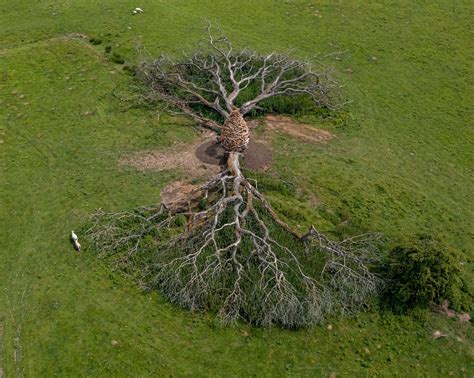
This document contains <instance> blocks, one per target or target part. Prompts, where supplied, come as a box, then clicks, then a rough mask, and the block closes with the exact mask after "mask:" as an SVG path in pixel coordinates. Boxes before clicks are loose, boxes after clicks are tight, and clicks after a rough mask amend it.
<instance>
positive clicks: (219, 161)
mask: <svg viewBox="0 0 474 378" xmlns="http://www.w3.org/2000/svg"><path fill="white" fill-rule="evenodd" d="M258 124H259V121H258V120H250V121H248V126H249V128H250V130H251V134H253V135H252V136H251V138H250V143H249V145H248V148H247V150H246V151H245V153H244V154H243V159H242V164H243V166H244V167H246V168H249V169H252V170H266V169H268V168H270V166H271V163H272V151H271V149H270V148H269V144H270V141H271V138H272V136H273V135H274V133H285V134H288V135H291V136H294V137H296V138H298V139H301V140H303V141H305V142H322V141H327V140H330V139H332V138H333V137H334V135H333V134H331V133H330V132H329V131H326V130H321V129H317V128H315V127H313V126H311V125H306V124H303V123H298V122H295V121H293V120H292V119H291V118H289V117H284V116H275V115H269V116H267V117H266V118H265V120H264V124H265V130H264V133H263V135H258V136H257V135H256V134H255V133H254V132H253V130H255V128H256V127H257V126H258ZM225 163H226V157H225V151H224V149H223V148H222V146H220V145H219V144H218V143H217V142H216V136H215V135H214V134H212V133H206V134H203V136H202V137H201V138H200V139H199V140H198V141H196V142H195V143H192V144H177V145H176V146H175V147H173V148H169V149H165V150H159V151H144V152H139V153H136V154H133V155H129V156H125V157H124V158H122V159H121V160H120V164H121V165H124V166H129V167H134V168H136V169H138V170H140V171H147V170H154V171H166V170H181V171H183V172H185V173H186V174H187V175H188V177H203V176H204V177H206V176H207V177H209V176H212V175H214V174H217V173H218V172H219V171H220V169H221V167H222V166H225Z"/></svg>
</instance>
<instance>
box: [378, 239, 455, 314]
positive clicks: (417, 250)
mask: <svg viewBox="0 0 474 378" xmlns="http://www.w3.org/2000/svg"><path fill="white" fill-rule="evenodd" d="M460 267H461V265H460V262H459V260H458V258H457V256H456V254H455V253H454V252H453V251H452V250H451V249H449V248H448V247H447V246H446V245H444V244H443V243H441V242H440V241H439V240H436V239H434V238H431V237H427V236H418V237H417V238H415V239H413V240H411V241H410V242H408V243H404V244H401V245H398V246H396V247H395V248H393V249H392V250H391V251H390V253H389V255H388V261H387V264H386V267H385V274H386V276H387V277H386V278H387V286H386V289H385V296H384V301H385V304H387V305H388V306H389V307H391V308H392V309H394V310H397V311H405V310H409V309H415V308H425V307H428V305H429V303H430V302H435V303H441V302H442V301H443V300H445V299H447V300H448V301H449V303H450V304H451V306H453V307H455V308H460V307H463V306H462V296H463V295H462V291H463V281H462V279H461V269H460Z"/></svg>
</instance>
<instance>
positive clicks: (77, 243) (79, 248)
mask: <svg viewBox="0 0 474 378" xmlns="http://www.w3.org/2000/svg"><path fill="white" fill-rule="evenodd" d="M74 248H75V249H76V251H81V245H80V244H79V242H78V241H77V240H74Z"/></svg>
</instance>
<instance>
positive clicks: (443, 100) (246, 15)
mask: <svg viewBox="0 0 474 378" xmlns="http://www.w3.org/2000/svg"><path fill="white" fill-rule="evenodd" d="M136 6H141V7H142V8H143V9H144V10H145V12H144V13H143V14H142V15H139V16H132V15H131V10H132V9H133V8H134V7H136ZM0 9H1V12H0V284H1V293H0V368H1V369H2V370H3V372H4V373H6V376H7V377H8V376H14V375H18V376H21V375H26V376H37V375H42V376H59V375H60V376H70V375H132V376H141V375H152V374H154V375H157V374H158V375H160V376H161V375H165V374H166V375H168V374H173V375H198V376H201V375H233V376H241V375H265V376H288V375H296V376H298V375H313V376H327V375H329V374H330V373H331V372H336V373H337V375H338V376H366V375H370V376H372V375H381V376H389V375H394V376H397V375H398V376H446V375H448V374H449V373H453V374H454V375H456V376H472V374H473V373H474V363H473V357H474V344H473V341H472V340H473V338H472V337H473V333H472V330H471V327H470V325H460V324H459V323H458V322H455V321H452V320H448V319H444V318H442V317H439V316H435V315H432V316H430V317H429V318H428V319H426V320H424V321H421V320H415V319H412V318H409V317H404V316H394V315H391V314H387V313H377V312H370V313H366V314H361V315H359V316H358V317H357V318H355V319H350V320H347V319H346V320H338V319H334V320H332V321H331V322H330V323H331V324H332V330H328V329H327V324H324V325H321V326H318V327H313V328H311V329H306V330H300V331H296V332H295V331H286V330H280V329H277V328H273V329H257V328H252V327H248V326H245V325H239V326H236V327H231V328H225V327H222V326H221V325H220V324H219V323H218V322H216V321H215V320H214V318H213V317H212V316H210V315H207V314H190V313H187V312H184V311H182V310H180V309H178V308H176V307H173V306H171V305H169V304H167V303H166V301H165V300H164V299H162V298H161V297H160V296H159V295H158V294H156V293H143V292H141V291H140V290H139V288H137V287H136V285H135V284H134V283H133V282H132V281H130V280H128V279H126V278H124V277H122V276H121V275H120V274H118V273H116V272H113V271H112V270H111V269H110V268H109V267H108V266H107V265H106V264H105V263H103V262H102V261H98V260H97V259H96V257H95V256H94V255H93V254H92V253H90V252H88V251H84V253H81V254H77V253H75V252H74V251H72V250H71V247H70V245H69V243H68V235H69V232H70V231H71V230H72V229H77V228H79V227H80V226H81V225H83V224H84V223H85V222H86V220H87V217H88V215H89V214H90V213H91V212H92V211H93V210H94V209H96V208H98V207H103V208H105V209H127V208H132V207H134V206H137V205H142V204H150V203H155V202H157V201H158V198H159V192H160V189H161V188H162V187H163V186H164V185H165V184H166V183H168V182H170V181H172V180H174V179H176V178H178V177H180V175H181V173H180V172H167V173H146V174H144V173H140V172H137V171H135V170H133V169H124V168H122V167H119V166H118V164H117V161H118V159H119V158H120V157H121V156H123V155H124V154H127V153H129V152H133V151H140V150H144V149H152V148H153V149H155V148H156V149H157V148H160V147H165V146H168V145H170V144H171V143H173V141H175V140H177V139H179V140H191V139H192V138H193V131H192V129H191V127H190V126H189V123H188V122H185V121H183V120H182V119H178V118H172V117H169V116H166V115H163V114H161V115H159V114H158V113H157V112H155V111H151V110H145V109H132V110H128V111H125V109H124V107H123V105H121V103H120V102H119V101H118V100H117V98H116V97H114V96H113V93H114V91H115V90H116V89H117V88H124V87H126V85H127V84H128V82H129V77H128V76H127V75H126V74H124V72H123V70H122V66H120V65H115V64H113V63H111V62H110V61H109V60H108V59H107V57H106V54H105V53H104V48H105V46H111V47H112V51H113V52H117V53H119V54H120V55H122V56H124V57H125V58H126V59H127V60H130V61H133V60H134V59H136V53H135V47H136V46H137V45H138V44H142V45H143V46H144V47H145V48H146V50H147V51H148V52H149V53H151V54H159V53H160V52H163V51H166V52H169V53H179V52H180V51H181V50H182V49H183V48H186V47H192V46H193V43H195V41H197V39H198V38H199V37H200V36H201V35H202V30H203V26H204V25H205V19H210V20H211V21H212V22H214V23H217V24H219V25H221V26H222V27H223V29H224V30H225V31H226V32H227V33H228V34H229V36H230V37H232V38H233V40H234V41H236V43H238V44H241V45H249V46H251V47H253V48H256V49H259V50H262V51H269V50H274V49H275V50H286V49H288V48H291V49H293V51H294V53H295V54H296V55H298V56H310V55H313V54H315V53H316V52H319V51H323V52H331V51H334V50H337V51H344V52H345V53H344V54H343V55H342V57H341V59H340V60H334V61H332V62H331V64H332V65H333V66H334V67H335V68H336V75H337V76H338V78H339V79H340V81H341V82H342V83H343V84H344V85H345V93H346V94H347V96H348V97H349V98H351V99H352V100H353V102H352V103H351V104H350V105H349V106H348V109H347V112H348V113H347V116H346V117H345V122H344V123H343V124H341V125H334V124H332V123H329V122H328V123H323V124H318V126H319V127H325V128H328V129H330V130H331V132H333V133H334V134H335V135H336V138H335V139H334V140H332V141H331V142H329V143H326V144H323V145H310V144H308V145H304V144H301V143H299V142H298V141H296V140H294V139H291V138H289V137H283V136H281V137H279V138H278V139H276V140H275V142H274V143H275V146H274V147H275V151H278V152H277V153H276V156H275V157H274V160H275V161H274V166H273V171H274V172H275V174H276V175H278V176H279V177H281V178H282V179H283V180H285V181H288V182H291V183H293V184H295V185H297V186H298V187H299V188H301V190H302V194H301V198H298V199H297V200H295V199H285V198H283V197H282V196H280V195H278V193H272V192H269V193H268V196H269V198H270V199H271V200H272V201H273V203H274V204H275V206H276V207H277V208H279V209H281V211H282V212H284V211H288V207H289V206H288V203H290V204H291V206H290V207H292V208H295V209H297V210H298V211H293V212H290V211H288V213H286V214H284V215H285V216H287V217H288V218H289V220H290V221H293V222H294V223H299V224H301V225H302V226H307V225H308V224H309V223H311V222H315V223H317V224H318V226H319V227H321V228H322V229H323V230H325V231H327V232H331V231H333V230H334V228H335V227H342V226H343V225H347V224H353V225H356V226H357V227H359V228H361V229H364V230H372V231H381V232H383V233H385V234H386V235H387V236H388V237H390V238H392V239H394V240H396V239H397V238H402V237H408V236H411V235H414V234H416V233H418V232H428V233H432V234H435V235H439V236H441V237H443V238H445V239H446V240H447V242H448V243H449V244H450V245H451V246H452V247H454V248H456V250H457V251H459V253H464V254H465V256H466V258H465V259H466V264H465V265H464V267H465V270H466V273H467V279H468V281H469V282H470V283H471V285H472V284H473V283H474V274H473V273H472V268H473V263H472V259H473V252H472V251H473V248H474V242H473V240H474V235H473V230H474V224H473V223H474V222H473V220H474V208H473V204H472V192H473V189H474V185H473V184H474V180H473V170H472V168H473V166H474V148H473V143H474V131H473V127H472V125H473V124H474V116H473V112H472V109H473V107H474V93H473V82H472V77H473V76H474V72H473V71H474V70H473V66H472V58H473V49H472V42H471V41H470V38H469V37H470V35H469V26H471V27H472V23H471V21H470V19H471V18H472V14H473V10H474V7H473V6H472V4H471V3H470V2H469V1H456V2H448V1H435V2H413V1H393V2H389V1H385V2H378V3H375V2H371V1H348V2H334V1H317V2H316V1H297V0H295V1H290V0H286V1H283V0H282V1H277V0H274V1H272V0H259V1H252V2H251V1H244V0H241V1H227V0H225V1H224V0H221V1H213V0H187V1H179V0H156V1H144V2H143V3H141V4H139V3H137V2H135V1H129V0H116V1H112V0H109V1H101V2H99V1H92V0H75V1H71V0H63V1H53V0H43V1H37V2H33V1H26V0H17V1H15V2H14V5H12V3H11V2H7V1H6V0H0ZM71 33H84V34H86V35H88V36H90V37H96V38H101V39H102V43H101V44H100V45H97V46H92V45H91V44H89V43H88V42H85V41H83V40H81V39H79V38H76V37H74V36H72V35H71ZM313 122H318V121H315V120H313ZM318 123H319V122H318ZM286 201H288V202H286ZM285 203H286V205H285ZM315 203H316V204H317V205H315ZM434 329H440V330H442V331H443V332H445V333H447V334H448V336H447V337H445V338H442V339H439V340H432V339H431V333H432V331H433V330H434ZM0 372H1V370H0ZM0 376H1V373H0Z"/></svg>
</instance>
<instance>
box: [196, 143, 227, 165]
mask: <svg viewBox="0 0 474 378" xmlns="http://www.w3.org/2000/svg"><path fill="white" fill-rule="evenodd" d="M195 155H196V157H197V158H198V159H199V160H201V161H202V162H203V163H206V164H213V165H225V163H226V158H225V151H224V149H223V148H222V146H221V145H220V144H219V143H217V141H216V140H215V139H214V140H209V141H207V142H204V143H203V144H201V145H200V146H198V148H196V152H195Z"/></svg>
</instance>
